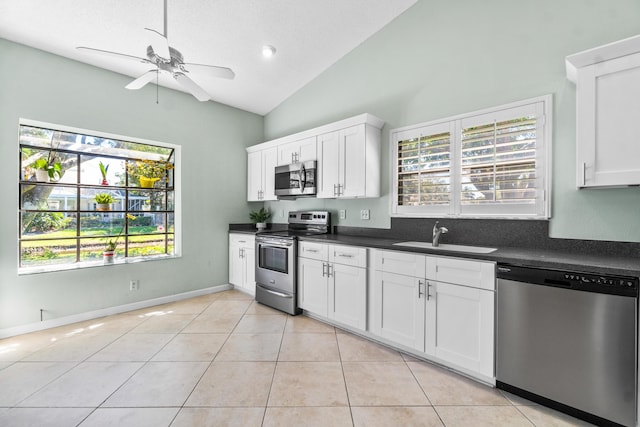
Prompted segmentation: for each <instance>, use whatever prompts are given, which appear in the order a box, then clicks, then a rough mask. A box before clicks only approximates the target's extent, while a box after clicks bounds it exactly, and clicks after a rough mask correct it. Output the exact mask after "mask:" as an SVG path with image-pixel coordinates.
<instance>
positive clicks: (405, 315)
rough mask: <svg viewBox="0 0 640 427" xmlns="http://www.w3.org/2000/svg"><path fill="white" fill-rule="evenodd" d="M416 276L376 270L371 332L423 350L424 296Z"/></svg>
mask: <svg viewBox="0 0 640 427" xmlns="http://www.w3.org/2000/svg"><path fill="white" fill-rule="evenodd" d="M422 287H423V282H422V280H421V279H419V278H417V277H411V276H403V275H401V274H395V273H388V272H382V271H376V272H375V273H374V283H373V289H372V292H373V295H372V304H373V307H371V309H372V310H373V312H372V313H371V314H372V317H371V318H372V324H371V332H373V333H374V334H376V335H379V336H381V337H382V338H385V339H388V340H391V341H393V342H396V343H398V344H402V345H404V346H407V347H410V348H413V349H415V350H418V351H421V352H424V339H425V329H424V327H425V308H426V307H425V299H424V295H423V294H422Z"/></svg>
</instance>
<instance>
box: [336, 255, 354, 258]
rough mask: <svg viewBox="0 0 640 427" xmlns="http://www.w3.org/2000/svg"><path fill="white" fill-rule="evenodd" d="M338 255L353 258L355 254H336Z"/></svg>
mask: <svg viewBox="0 0 640 427" xmlns="http://www.w3.org/2000/svg"><path fill="white" fill-rule="evenodd" d="M336 256H339V257H343V258H353V255H351V254H336Z"/></svg>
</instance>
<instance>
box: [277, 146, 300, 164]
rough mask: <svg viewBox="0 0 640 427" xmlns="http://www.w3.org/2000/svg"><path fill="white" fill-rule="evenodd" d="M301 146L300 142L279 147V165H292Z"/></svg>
mask: <svg viewBox="0 0 640 427" xmlns="http://www.w3.org/2000/svg"><path fill="white" fill-rule="evenodd" d="M299 148H300V144H299V143H298V141H294V142H289V143H287V144H280V145H278V165H279V166H281V165H290V164H291V163H294V162H295V159H296V157H297V156H298V150H299Z"/></svg>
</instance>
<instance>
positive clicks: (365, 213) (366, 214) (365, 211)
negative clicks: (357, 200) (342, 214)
mask: <svg viewBox="0 0 640 427" xmlns="http://www.w3.org/2000/svg"><path fill="white" fill-rule="evenodd" d="M360 219H369V209H362V210H361V211H360Z"/></svg>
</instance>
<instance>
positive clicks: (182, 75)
mask: <svg viewBox="0 0 640 427" xmlns="http://www.w3.org/2000/svg"><path fill="white" fill-rule="evenodd" d="M145 30H146V31H147V35H148V36H149V46H147V54H146V58H142V57H138V56H132V55H127V54H124V53H118V52H112V51H109V50H102V49H95V48H92V47H85V46H78V47H77V48H76V49H79V50H83V51H89V52H94V53H98V54H102V55H110V56H115V57H118V58H126V59H132V60H135V61H139V62H142V63H145V64H150V65H153V66H155V68H154V69H151V70H149V71H147V72H146V73H144V74H143V75H141V76H140V77H138V78H137V79H135V80H133V81H132V82H131V83H129V84H128V85H126V86H125V87H126V88H127V89H133V90H135V89H140V88H142V87H144V86H145V85H146V84H147V83H149V82H151V81H152V80H154V79H156V83H157V79H158V77H159V75H160V73H161V72H166V73H168V74H170V75H171V76H172V77H173V78H174V79H175V80H176V81H177V82H178V84H180V85H181V86H182V87H183V88H185V89H186V90H187V91H188V92H189V93H191V94H192V95H193V96H194V97H195V98H196V99H197V100H198V101H208V100H209V99H211V97H210V96H209V94H208V93H207V92H206V91H205V90H204V89H203V88H202V87H200V86H199V85H198V84H197V83H196V82H194V81H193V80H192V79H191V78H190V77H189V76H187V73H188V72H189V71H187V66H188V67H203V68H206V69H207V70H208V71H209V72H210V73H211V74H213V75H214V76H215V77H221V78H223V79H230V80H231V79H233V78H234V77H235V73H234V72H233V70H231V69H230V68H226V67H218V66H215V65H205V64H191V63H186V62H184V57H183V56H182V54H181V53H180V51H178V50H177V49H174V48H173V47H171V46H169V40H168V39H167V0H164V34H161V33H159V32H158V31H156V30H152V29H151V28H145Z"/></svg>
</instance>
